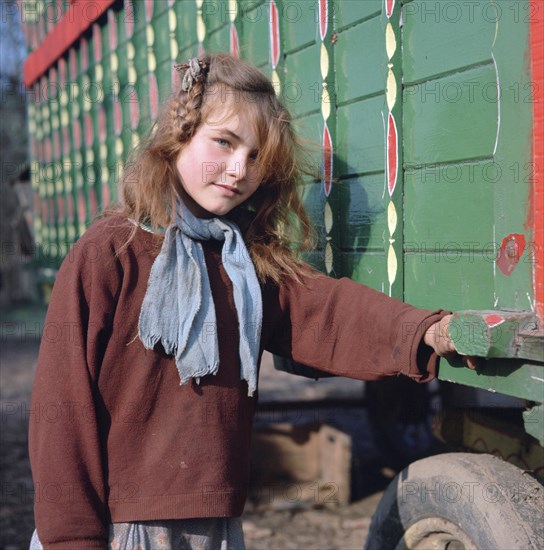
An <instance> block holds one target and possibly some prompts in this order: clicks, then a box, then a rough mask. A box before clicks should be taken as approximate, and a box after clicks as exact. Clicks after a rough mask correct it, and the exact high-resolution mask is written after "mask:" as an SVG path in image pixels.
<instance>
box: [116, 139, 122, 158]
mask: <svg viewBox="0 0 544 550" xmlns="http://www.w3.org/2000/svg"><path fill="white" fill-rule="evenodd" d="M115 154H116V155H117V156H118V157H120V156H121V155H122V154H123V140H122V139H121V138H120V137H118V138H117V139H116V140H115Z"/></svg>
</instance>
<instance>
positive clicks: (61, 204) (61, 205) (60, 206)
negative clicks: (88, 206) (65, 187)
mask: <svg viewBox="0 0 544 550" xmlns="http://www.w3.org/2000/svg"><path fill="white" fill-rule="evenodd" d="M57 209H58V219H57V221H59V222H63V221H64V220H65V218H66V216H65V215H64V197H63V196H62V195H58V196H57Z"/></svg>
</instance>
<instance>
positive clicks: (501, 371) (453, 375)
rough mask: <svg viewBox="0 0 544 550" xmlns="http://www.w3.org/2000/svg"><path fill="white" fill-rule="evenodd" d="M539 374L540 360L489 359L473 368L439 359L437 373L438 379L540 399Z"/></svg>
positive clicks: (543, 393)
mask: <svg viewBox="0 0 544 550" xmlns="http://www.w3.org/2000/svg"><path fill="white" fill-rule="evenodd" d="M542 374H543V373H542V363H540V364H539V363H533V362H528V361H514V360H511V359H509V360H504V359H491V360H488V361H486V362H485V364H484V365H483V366H482V368H481V369H479V370H478V371H473V370H470V369H467V368H466V367H465V365H464V364H461V363H460V362H458V363H451V364H450V363H448V362H447V361H446V360H445V359H441V361H440V368H439V376H438V377H439V378H440V380H446V381H448V382H456V383H458V384H464V385H466V386H472V387H474V388H482V389H485V390H489V391H493V392H498V393H503V394H505V395H511V396H513V397H519V398H520V399H527V400H528V401H536V402H537V403H542V402H543V401H544V390H543V384H542V382H541V380H542Z"/></svg>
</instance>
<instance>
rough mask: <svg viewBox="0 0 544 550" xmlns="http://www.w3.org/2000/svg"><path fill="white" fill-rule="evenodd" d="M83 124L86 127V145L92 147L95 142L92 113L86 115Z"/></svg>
mask: <svg viewBox="0 0 544 550" xmlns="http://www.w3.org/2000/svg"><path fill="white" fill-rule="evenodd" d="M83 123H84V125H85V145H86V146H87V147H90V146H91V145H92V144H93V140H94V130H93V119H92V117H91V114H90V113H85V118H84V120H83Z"/></svg>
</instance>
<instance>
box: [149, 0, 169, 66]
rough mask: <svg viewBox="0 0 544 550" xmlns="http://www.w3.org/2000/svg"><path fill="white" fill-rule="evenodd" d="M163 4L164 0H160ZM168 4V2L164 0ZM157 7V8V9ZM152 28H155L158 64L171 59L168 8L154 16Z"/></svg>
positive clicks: (155, 51) (155, 47)
mask: <svg viewBox="0 0 544 550" xmlns="http://www.w3.org/2000/svg"><path fill="white" fill-rule="evenodd" d="M159 4H162V2H159ZM164 4H166V2H164ZM157 9H158V6H157V8H155V10H156V11H157ZM151 28H152V29H153V37H154V43H153V53H154V54H155V59H156V62H157V66H158V65H160V64H161V63H163V62H164V61H166V60H170V32H169V27H168V10H166V11H162V13H160V14H159V15H157V16H156V17H154V18H153V19H152V21H151Z"/></svg>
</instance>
